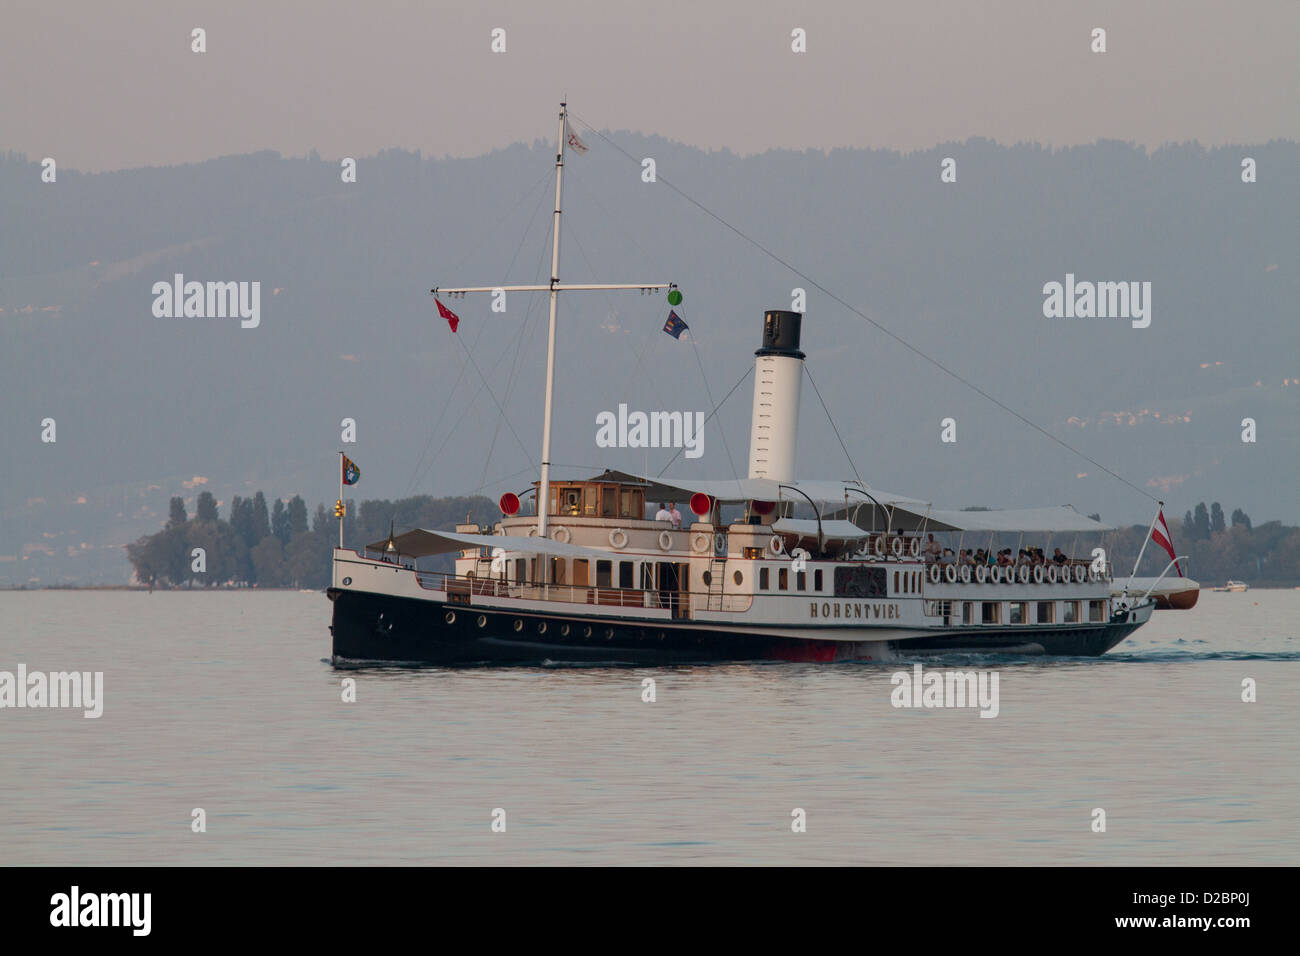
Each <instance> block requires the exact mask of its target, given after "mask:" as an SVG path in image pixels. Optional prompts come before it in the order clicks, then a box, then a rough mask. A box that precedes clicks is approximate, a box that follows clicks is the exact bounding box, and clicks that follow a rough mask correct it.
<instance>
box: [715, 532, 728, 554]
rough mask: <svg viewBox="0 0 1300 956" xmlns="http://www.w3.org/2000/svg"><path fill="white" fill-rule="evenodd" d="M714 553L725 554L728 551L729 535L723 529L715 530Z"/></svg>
mask: <svg viewBox="0 0 1300 956" xmlns="http://www.w3.org/2000/svg"><path fill="white" fill-rule="evenodd" d="M713 553H714V554H724V555H725V554H726V553H727V536H726V535H725V534H723V533H722V532H721V531H715V532H713Z"/></svg>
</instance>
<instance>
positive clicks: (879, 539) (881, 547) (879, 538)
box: [871, 534, 885, 558]
mask: <svg viewBox="0 0 1300 956" xmlns="http://www.w3.org/2000/svg"><path fill="white" fill-rule="evenodd" d="M871 549H872V550H873V551H875V552H876V557H878V558H883V557H884V556H885V536H884V535H883V534H878V535H876V542H875V544H873V545H872V547H871Z"/></svg>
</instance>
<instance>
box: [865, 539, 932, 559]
mask: <svg viewBox="0 0 1300 956" xmlns="http://www.w3.org/2000/svg"><path fill="white" fill-rule="evenodd" d="M885 538H886V536H885V535H883V534H882V535H877V536H876V540H875V542H874V543H873V544H872V545H871V551H872V552H874V553H875V555H876V557H878V558H883V557H884V556H885V552H886V551H888V552H889V553H890V554H892V555H893V556H894V557H896V558H901V557H902V556H903V555H904V554H910V555H911V556H912V557H914V558H919V557H920V556H921V539H920V538H904V537H903V536H902V535H894V536H892V537H890V538H889V541H888V543H886V541H885ZM863 550H864V551H866V550H867V549H866V548H863Z"/></svg>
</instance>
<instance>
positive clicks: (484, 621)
mask: <svg viewBox="0 0 1300 956" xmlns="http://www.w3.org/2000/svg"><path fill="white" fill-rule="evenodd" d="M478 626H479V627H487V616H486V615H484V614H480V615H479V616H478Z"/></svg>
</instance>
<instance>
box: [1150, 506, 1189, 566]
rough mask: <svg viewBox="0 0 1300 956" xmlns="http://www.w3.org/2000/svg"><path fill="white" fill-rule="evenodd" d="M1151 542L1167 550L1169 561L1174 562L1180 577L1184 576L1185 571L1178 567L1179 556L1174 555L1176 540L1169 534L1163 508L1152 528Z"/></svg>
mask: <svg viewBox="0 0 1300 956" xmlns="http://www.w3.org/2000/svg"><path fill="white" fill-rule="evenodd" d="M1151 540H1152V541H1154V542H1155V543H1156V544H1158V545H1160V547H1162V548H1164V549H1165V553H1166V554H1168V555H1169V560H1171V561H1173V562H1174V567H1175V568H1177V569H1178V576H1179V577H1180V578H1181V577H1182V576H1183V569H1182V568H1180V567H1178V555H1176V554H1174V539H1173V538H1172V537H1171V536H1170V534H1169V525H1167V524H1165V509H1164V508H1161V509H1160V512H1159V514H1158V515H1157V516H1156V523H1155V524H1154V525H1152V526H1151Z"/></svg>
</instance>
